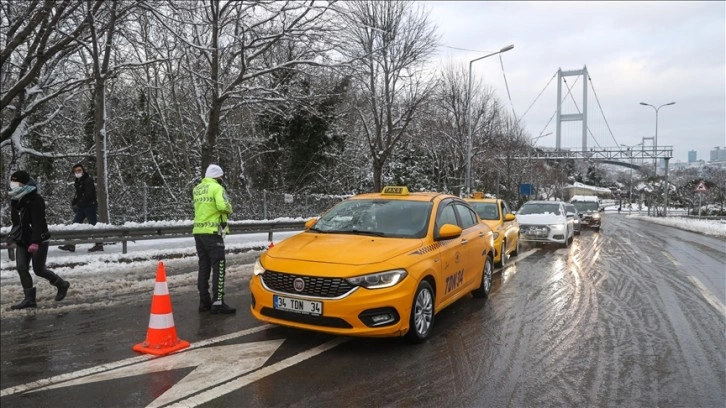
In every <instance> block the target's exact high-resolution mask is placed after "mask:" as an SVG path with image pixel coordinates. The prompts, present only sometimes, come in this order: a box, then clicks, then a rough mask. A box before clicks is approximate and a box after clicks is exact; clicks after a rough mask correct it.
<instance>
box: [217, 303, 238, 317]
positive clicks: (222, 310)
mask: <svg viewBox="0 0 726 408" xmlns="http://www.w3.org/2000/svg"><path fill="white" fill-rule="evenodd" d="M215 303H219V304H213V305H212V314H233V313H236V312H237V309H235V308H233V307H230V306H229V305H228V304H226V303H224V302H215Z"/></svg>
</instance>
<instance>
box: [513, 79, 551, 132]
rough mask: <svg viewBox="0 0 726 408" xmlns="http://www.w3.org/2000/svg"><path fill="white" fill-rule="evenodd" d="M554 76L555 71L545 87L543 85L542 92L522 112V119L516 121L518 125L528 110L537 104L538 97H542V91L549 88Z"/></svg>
mask: <svg viewBox="0 0 726 408" xmlns="http://www.w3.org/2000/svg"><path fill="white" fill-rule="evenodd" d="M556 76H557V71H555V73H554V74H553V75H552V77H551V78H550V80H549V81H548V82H547V85H545V86H544V88H542V90H541V91H540V92H539V94H538V95H537V96H536V97H535V98H534V101H532V104H530V105H529V107H528V108H527V110H526V111H524V114H523V115H522V117H520V118H519V119H518V120H517V123H519V121H521V120H522V119H524V117H525V116H527V113H528V112H529V110H530V109H532V106H534V104H535V103H536V102H537V100H538V99H539V97H540V96H542V94H543V93H544V91H546V90H547V87H548V86H550V84H551V83H552V80H553V79H555V77H556ZM551 120H552V119H550V121H551Z"/></svg>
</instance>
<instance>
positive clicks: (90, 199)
mask: <svg viewBox="0 0 726 408" xmlns="http://www.w3.org/2000/svg"><path fill="white" fill-rule="evenodd" d="M73 175H74V176H75V177H76V179H75V181H74V182H73V184H74V186H75V188H76V193H75V195H74V196H73V200H72V201H71V208H73V211H74V212H75V216H74V217H73V223H74V224H80V223H82V222H83V220H88V223H89V224H91V225H96V222H97V220H98V201H96V185H95V184H94V183H93V178H92V177H91V175H90V174H88V173H86V169H85V168H84V167H83V165H82V164H80V163H78V164H76V165H75V166H73ZM58 249H62V250H64V251H70V252H75V250H76V246H75V245H72V244H69V245H61V246H59V247H58ZM96 251H103V243H102V242H97V243H96V244H95V245H94V246H92V247H91V248H89V249H88V252H96Z"/></svg>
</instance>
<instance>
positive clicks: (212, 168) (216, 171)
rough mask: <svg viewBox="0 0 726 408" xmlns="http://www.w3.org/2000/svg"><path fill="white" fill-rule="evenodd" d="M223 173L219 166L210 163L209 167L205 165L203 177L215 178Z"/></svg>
mask: <svg viewBox="0 0 726 408" xmlns="http://www.w3.org/2000/svg"><path fill="white" fill-rule="evenodd" d="M223 175H224V172H223V171H222V168H221V167H219V166H217V165H216V164H210V165H209V167H207V172H206V173H205V174H204V177H209V178H217V177H222V176H223Z"/></svg>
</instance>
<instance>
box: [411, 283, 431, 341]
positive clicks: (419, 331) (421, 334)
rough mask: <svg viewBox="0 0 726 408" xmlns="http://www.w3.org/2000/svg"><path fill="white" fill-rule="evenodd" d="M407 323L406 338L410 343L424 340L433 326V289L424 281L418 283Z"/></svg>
mask: <svg viewBox="0 0 726 408" xmlns="http://www.w3.org/2000/svg"><path fill="white" fill-rule="evenodd" d="M408 325H409V328H408V333H406V338H407V339H408V340H409V341H410V342H412V343H422V342H423V341H425V340H426V338H428V337H429V334H431V329H432V328H433V327H434V290H433V289H432V288H431V285H430V284H429V283H428V282H426V281H421V283H419V284H418V288H417V289H416V295H415V296H414V297H413V306H412V307H411V317H410V318H409V322H408Z"/></svg>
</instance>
